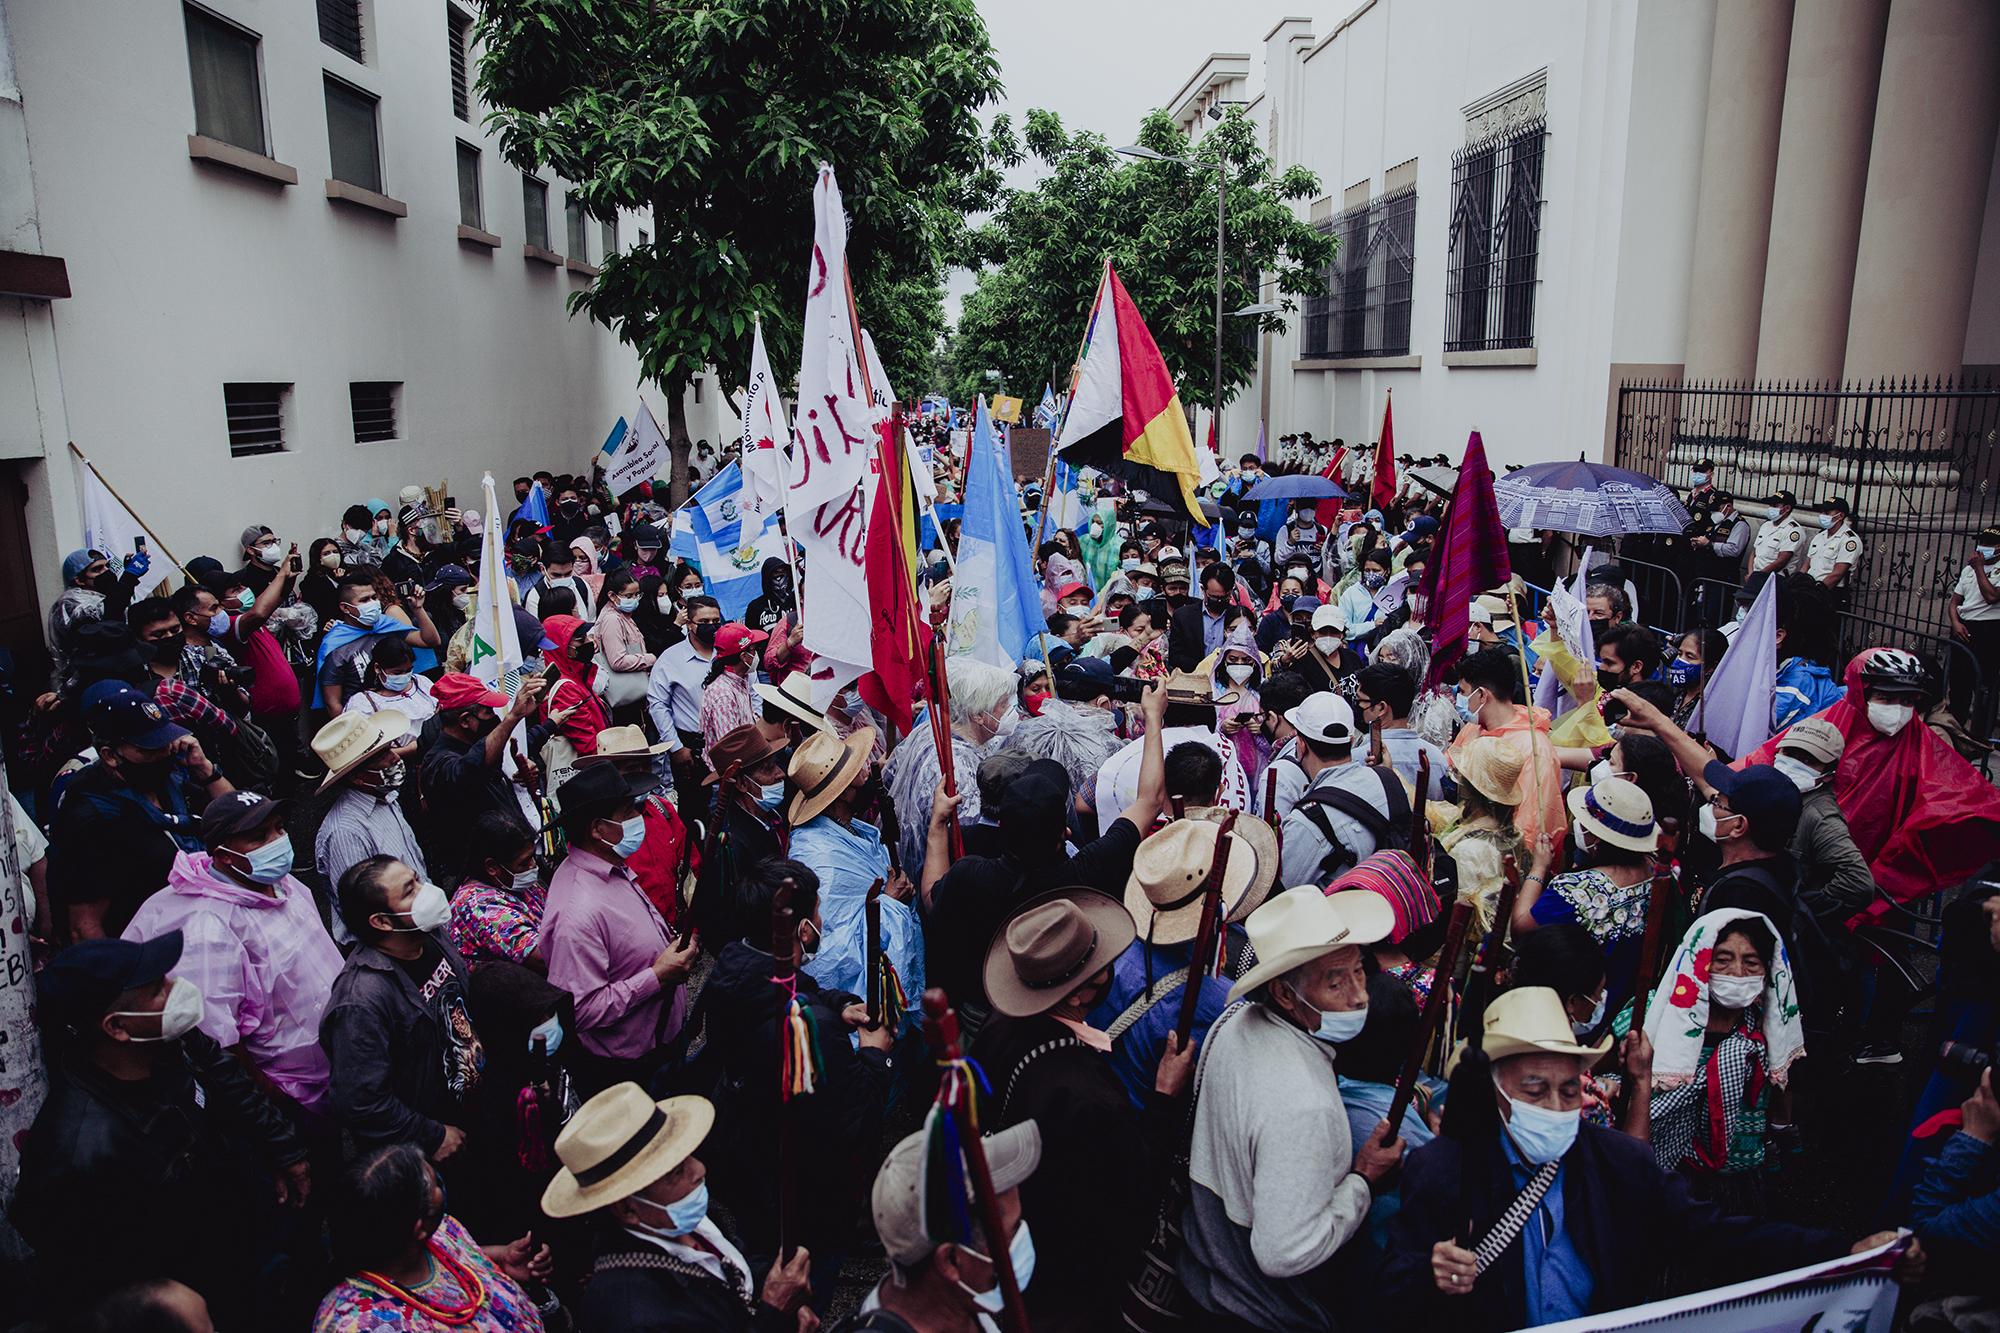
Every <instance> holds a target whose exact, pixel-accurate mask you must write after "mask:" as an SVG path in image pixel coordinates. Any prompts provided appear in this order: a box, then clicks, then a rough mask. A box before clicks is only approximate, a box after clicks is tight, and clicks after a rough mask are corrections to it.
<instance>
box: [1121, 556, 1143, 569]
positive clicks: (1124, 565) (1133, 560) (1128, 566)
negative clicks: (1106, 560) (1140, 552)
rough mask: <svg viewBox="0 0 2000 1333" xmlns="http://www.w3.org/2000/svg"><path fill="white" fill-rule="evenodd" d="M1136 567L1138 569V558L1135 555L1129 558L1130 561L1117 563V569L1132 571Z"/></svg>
mask: <svg viewBox="0 0 2000 1333" xmlns="http://www.w3.org/2000/svg"><path fill="white" fill-rule="evenodd" d="M1138 567H1139V557H1138V556H1136V555H1135V556H1133V557H1131V558H1130V559H1127V560H1120V561H1119V562H1118V568H1120V569H1124V570H1133V569H1137V568H1138Z"/></svg>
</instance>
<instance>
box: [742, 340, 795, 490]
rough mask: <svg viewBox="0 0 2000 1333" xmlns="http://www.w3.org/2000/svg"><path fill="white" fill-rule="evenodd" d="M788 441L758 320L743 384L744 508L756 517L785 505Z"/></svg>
mask: <svg viewBox="0 0 2000 1333" xmlns="http://www.w3.org/2000/svg"><path fill="white" fill-rule="evenodd" d="M791 439H792V428H791V427H790V426H788V425H786V424H785V403H784V400H783V399H782V398H781V397H779V395H778V386H777V383H776V382H775V380H774V379H773V378H772V375H771V358H770V356H769V355H768V354H767V353H766V352H765V351H764V322H763V321H762V320H761V319H760V320H758V321H757V327H756V328H755V330H754V331H753V332H752V333H751V335H750V374H749V377H748V379H747V380H746V381H745V383H744V385H743V508H744V509H745V511H747V512H748V513H750V514H752V515H754V516H756V517H758V518H763V517H766V516H767V515H770V514H775V513H777V512H778V510H779V509H780V508H782V507H783V505H784V503H785V490H786V488H787V487H788V486H789V485H790V484H791V479H790V472H791V459H790V458H788V457H787V456H786V452H785V450H786V447H787V446H788V445H789V444H790V443H791Z"/></svg>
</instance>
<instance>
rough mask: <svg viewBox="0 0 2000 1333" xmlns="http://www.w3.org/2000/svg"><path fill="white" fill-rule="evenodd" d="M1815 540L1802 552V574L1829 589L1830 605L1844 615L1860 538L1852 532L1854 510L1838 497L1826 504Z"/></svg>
mask: <svg viewBox="0 0 2000 1333" xmlns="http://www.w3.org/2000/svg"><path fill="white" fill-rule="evenodd" d="M1819 525H1820V528H1821V529H1822V530H1821V532H1820V533H1819V535H1818V536H1816V537H1814V538H1813V539H1812V544H1811V545H1810V546H1808V547H1807V548H1806V573H1808V574H1810V575H1812V577H1813V578H1814V579H1815V580H1817V581H1818V582H1819V583H1821V584H1822V585H1824V586H1826V587H1828V588H1831V589H1833V603H1834V606H1835V607H1836V608H1838V609H1839V610H1842V611H1845V610H1846V609H1847V604H1848V602H1849V601H1850V600H1851V599H1852V596H1853V593H1852V579H1853V576H1854V570H1855V567H1856V566H1858V565H1859V564H1860V563H1861V550H1862V547H1861V536H1860V534H1859V533H1857V532H1855V530H1854V510H1853V507H1852V506H1850V505H1849V504H1848V503H1847V501H1845V500H1843V499H1840V498H1839V497H1838V496H1836V497H1835V498H1833V499H1831V500H1829V501H1827V502H1826V512H1825V513H1824V514H1822V515H1821V516H1820V520H1819Z"/></svg>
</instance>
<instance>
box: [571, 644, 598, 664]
mask: <svg viewBox="0 0 2000 1333" xmlns="http://www.w3.org/2000/svg"><path fill="white" fill-rule="evenodd" d="M569 655H570V656H571V657H572V658H574V659H575V660H576V661H579V662H588V661H589V660H590V659H591V658H593V657H595V656H597V645H596V644H594V643H592V642H590V641H589V640H588V639H586V640H584V641H583V642H582V643H579V644H576V645H574V646H572V647H571V648H570V651H569Z"/></svg>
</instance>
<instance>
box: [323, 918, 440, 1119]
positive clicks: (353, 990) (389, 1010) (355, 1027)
mask: <svg viewBox="0 0 2000 1333" xmlns="http://www.w3.org/2000/svg"><path fill="white" fill-rule="evenodd" d="M431 939H432V942H433V943H435V944H436V945H437V946H438V947H439V948H441V949H443V950H444V954H445V957H446V958H447V959H449V960H450V962H451V967H452V970H453V971H454V972H456V973H458V979H459V984H460V985H464V984H465V983H466V981H467V975H468V974H467V972H466V968H465V960H464V959H462V958H460V957H459V956H458V950H456V949H454V948H452V947H451V942H450V941H448V940H445V939H443V938H441V937H440V936H432V937H431ZM446 1041H447V1038H446V1034H445V1031H444V1025H443V1024H442V1023H441V1022H439V1021H438V1017H437V1013H436V1011H435V1010H433V1009H432V1008H431V1006H430V1005H428V1004H426V1003H424V998H423V995H422V993H421V992H420V991H418V989H417V984H416V983H415V982H414V981H411V980H410V976H409V974H408V973H407V972H405V971H404V970H403V969H402V967H401V966H399V965H398V964H397V962H396V960H395V959H393V958H391V957H389V955H388V954H385V953H383V952H382V951H381V950H380V949H377V948H376V947H374V946H373V945H370V944H363V945H359V946H357V947H356V948H355V950H354V952H353V953H351V954H349V955H348V956H347V962H346V964H345V965H344V966H343V967H342V968H341V969H340V975H339V976H337V977H335V978H334V979H333V996H332V998H331V999H329V1000H328V1001H327V1006H326V1015H325V1016H324V1017H323V1018H321V1019H320V1024H319V1044H320V1045H321V1046H323V1047H325V1048H326V1059H327V1064H328V1066H329V1071H330V1075H331V1079H330V1084H329V1091H330V1092H331V1093H332V1099H333V1110H334V1114H335V1116H336V1117H338V1119H339V1120H340V1122H341V1124H342V1125H344V1126H345V1127H346V1128H347V1129H348V1130H349V1131H350V1132H351V1133H352V1134H353V1135H354V1137H355V1138H356V1139H358V1140H360V1141H361V1142H362V1143H363V1144H365V1145H368V1146H375V1145H379V1144H384V1143H414V1144H416V1145H417V1146H418V1147H420V1148H422V1149H423V1150H424V1151H425V1152H426V1153H430V1152H435V1151H436V1150H437V1146H438V1144H440V1143H441V1142H443V1141H444V1127H445V1124H446V1123H450V1124H454V1125H459V1126H461V1127H463V1125H464V1124H465V1122H466V1120H467V1119H468V1116H467V1114H466V1112H465V1110H464V1109H463V1108H462V1107H460V1106H459V1104H458V1102H457V1099H456V1098H454V1097H453V1096H452V1093H451V1089H450V1085H449V1084H448V1083H447V1082H446V1080H445V1046H446Z"/></svg>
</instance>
